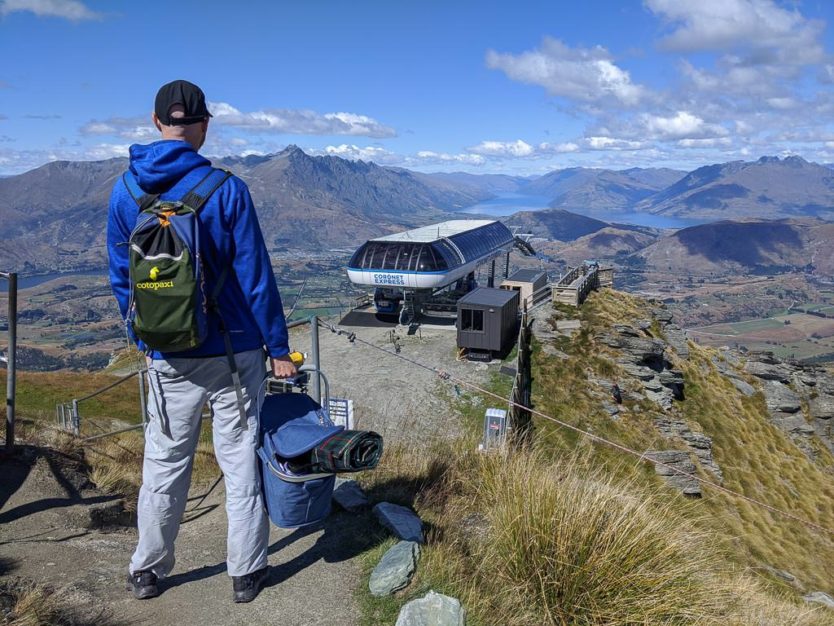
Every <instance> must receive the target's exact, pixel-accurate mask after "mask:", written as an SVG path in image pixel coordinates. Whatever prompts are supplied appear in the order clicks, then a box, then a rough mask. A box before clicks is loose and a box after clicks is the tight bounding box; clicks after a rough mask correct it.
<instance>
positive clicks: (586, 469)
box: [428, 452, 734, 625]
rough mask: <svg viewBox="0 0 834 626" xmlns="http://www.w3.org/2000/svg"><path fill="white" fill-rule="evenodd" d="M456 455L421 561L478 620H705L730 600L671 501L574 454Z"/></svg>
mask: <svg viewBox="0 0 834 626" xmlns="http://www.w3.org/2000/svg"><path fill="white" fill-rule="evenodd" d="M461 461H462V462H461V464H460V465H459V466H458V467H457V469H456V474H455V476H454V483H456V489H453V490H452V491H453V492H459V493H460V494H461V495H460V496H458V497H457V506H450V507H449V508H448V510H449V512H450V514H451V515H453V516H454V517H453V518H450V517H448V516H446V517H442V518H441V520H442V526H443V527H444V528H445V530H446V532H445V533H444V536H443V540H442V541H441V542H440V543H439V545H436V546H435V549H434V550H431V551H430V552H429V556H428V562H429V564H430V565H429V567H431V564H434V565H436V566H439V567H440V569H441V570H442V571H444V578H447V579H448V580H450V581H452V584H453V586H454V587H456V588H458V591H459V592H462V593H463V595H464V604H465V605H466V606H467V607H470V609H471V612H472V614H473V616H474V617H475V618H476V619H477V620H480V621H481V622H482V623H492V624H496V623H501V624H507V625H513V624H519V625H521V624H610V625H616V624H649V623H651V624H654V623H680V624H686V623H704V622H708V621H709V620H710V619H711V617H712V616H715V615H718V614H719V613H721V612H722V611H723V610H724V609H725V608H726V607H727V606H729V605H731V604H732V603H733V602H734V599H733V594H732V592H731V591H730V590H727V589H726V588H724V587H723V586H721V585H718V584H715V582H714V581H715V580H716V579H717V577H718V574H719V573H720V572H721V568H722V567H723V566H724V560H723V558H722V556H721V554H720V553H718V552H717V551H716V550H715V549H714V548H712V547H711V545H710V541H709V537H708V535H707V534H706V533H704V532H703V531H701V530H699V529H698V528H697V527H696V526H695V525H694V524H693V523H692V522H691V521H690V520H688V519H686V518H685V517H684V516H683V515H681V514H680V513H679V512H678V509H677V508H676V507H675V506H673V504H671V501H670V500H669V499H668V498H664V497H661V496H659V495H657V494H655V493H653V492H651V491H648V490H646V489H645V488H641V487H640V486H638V485H637V484H636V483H634V482H627V483H624V484H617V483H616V482H615V481H614V480H613V479H612V478H611V477H610V475H608V474H606V475H603V474H602V473H601V472H599V471H597V470H594V469H593V468H592V467H591V466H590V465H589V463H588V461H587V458H583V457H580V456H576V455H575V456H573V457H571V458H569V459H567V460H561V461H552V460H549V459H547V458H546V457H545V456H543V455H542V454H541V453H536V452H533V453H530V454H515V455H512V456H509V457H503V456H497V455H478V454H470V455H468V458H465V459H461ZM462 509H466V510H468V514H467V516H466V517H465V519H468V520H469V522H470V523H469V524H464V525H462V526H461V525H460V523H459V522H460V515H461V513H462Z"/></svg>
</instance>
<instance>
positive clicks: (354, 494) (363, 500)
mask: <svg viewBox="0 0 834 626" xmlns="http://www.w3.org/2000/svg"><path fill="white" fill-rule="evenodd" d="M333 499H334V500H335V501H336V504H338V505H339V506H340V507H342V508H343V509H344V510H345V511H350V512H351V513H357V512H359V511H361V510H363V509H365V508H367V506H368V496H366V495H365V492H364V491H362V487H360V486H359V483H357V482H356V481H355V480H345V479H342V478H337V479H336V489H335V490H334V491H333Z"/></svg>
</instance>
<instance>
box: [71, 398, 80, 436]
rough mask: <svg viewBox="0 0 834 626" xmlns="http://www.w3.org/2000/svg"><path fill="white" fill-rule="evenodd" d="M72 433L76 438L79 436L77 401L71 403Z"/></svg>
mask: <svg viewBox="0 0 834 626" xmlns="http://www.w3.org/2000/svg"><path fill="white" fill-rule="evenodd" d="M72 432H73V434H75V436H76V437H78V436H79V435H81V416H80V415H79V414H78V400H73V401H72Z"/></svg>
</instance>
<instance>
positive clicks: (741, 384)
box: [729, 378, 756, 398]
mask: <svg viewBox="0 0 834 626" xmlns="http://www.w3.org/2000/svg"><path fill="white" fill-rule="evenodd" d="M729 380H730V382H731V383H732V384H733V387H735V388H736V389H738V390H739V391H740V392H741V393H743V394H744V395H745V396H747V397H748V398H749V397H751V396H755V395H756V388H755V387H754V386H753V385H751V384H750V383H748V382H746V381H743V380H741V379H740V378H730V379H729Z"/></svg>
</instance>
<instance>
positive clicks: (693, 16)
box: [645, 0, 823, 63]
mask: <svg viewBox="0 0 834 626" xmlns="http://www.w3.org/2000/svg"><path fill="white" fill-rule="evenodd" d="M645 4H646V6H648V8H649V9H650V10H651V11H653V12H654V13H656V14H658V15H661V16H663V17H664V18H666V19H667V20H668V21H669V22H670V23H671V24H672V26H673V27H674V30H673V32H672V33H671V34H670V35H668V36H667V37H666V38H664V39H663V40H662V41H661V43H662V45H663V46H664V47H665V48H667V49H669V50H678V51H685V52H695V51H705V50H729V49H732V48H735V47H738V46H743V47H748V46H749V47H753V48H756V49H759V50H760V51H761V50H764V49H771V50H772V51H774V52H775V53H778V54H779V55H780V56H782V57H784V58H783V59H782V60H783V61H788V60H789V59H788V58H787V56H788V55H787V54H786V53H788V52H790V54H791V55H792V56H793V60H792V62H793V63H809V62H815V61H819V60H821V59H822V56H823V50H822V47H821V46H820V44H819V43H818V41H817V38H818V37H819V35H820V34H821V32H822V28H823V24H822V23H821V22H819V21H817V20H808V19H806V18H805V17H803V16H802V15H801V14H800V13H799V12H798V11H796V10H793V11H790V10H787V9H783V8H782V7H780V6H778V5H777V4H776V3H775V2H773V0H698V1H697V2H682V1H681V0H645ZM758 57H759V59H760V60H761V61H764V62H767V58H766V57H767V55H765V54H763V53H761V52H760V53H759V55H758ZM754 60H755V59H754Z"/></svg>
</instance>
